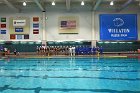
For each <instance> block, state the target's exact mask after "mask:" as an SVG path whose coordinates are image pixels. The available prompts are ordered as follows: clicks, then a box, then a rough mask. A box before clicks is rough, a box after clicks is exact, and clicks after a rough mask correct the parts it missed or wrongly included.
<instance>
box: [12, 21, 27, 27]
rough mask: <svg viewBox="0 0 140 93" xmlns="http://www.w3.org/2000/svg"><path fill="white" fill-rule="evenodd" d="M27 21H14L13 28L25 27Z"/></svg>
mask: <svg viewBox="0 0 140 93" xmlns="http://www.w3.org/2000/svg"><path fill="white" fill-rule="evenodd" d="M25 25H26V20H13V26H25Z"/></svg>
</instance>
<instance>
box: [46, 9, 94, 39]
mask: <svg viewBox="0 0 140 93" xmlns="http://www.w3.org/2000/svg"><path fill="white" fill-rule="evenodd" d="M46 15H47V17H48V20H47V21H46V32H47V40H48V41H51V40H64V41H65V40H67V41H71V40H72V41H75V40H79V39H83V40H91V36H92V34H91V30H92V26H91V24H92V23H91V22H92V21H91V17H92V16H91V12H57V11H54V12H47V13H46ZM60 16H78V17H79V33H78V34H59V33H58V30H59V28H58V18H59V17H60Z"/></svg>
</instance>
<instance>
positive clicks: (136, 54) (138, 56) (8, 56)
mask: <svg viewBox="0 0 140 93" xmlns="http://www.w3.org/2000/svg"><path fill="white" fill-rule="evenodd" d="M56 57H57V58H71V57H93V58H140V54H138V53H130V54H126V53H124V54H123V53H122V54H117V53H115V54H103V55H76V56H70V55H50V56H47V55H38V54H30V53H29V54H25V53H23V54H19V55H14V54H10V55H5V56H1V58H56Z"/></svg>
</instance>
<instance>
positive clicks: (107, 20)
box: [100, 14, 138, 40]
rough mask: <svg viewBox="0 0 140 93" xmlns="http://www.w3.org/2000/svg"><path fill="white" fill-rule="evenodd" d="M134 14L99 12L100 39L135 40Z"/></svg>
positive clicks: (136, 37)
mask: <svg viewBox="0 0 140 93" xmlns="http://www.w3.org/2000/svg"><path fill="white" fill-rule="evenodd" d="M137 39H138V33H137V15H136V14H101V15H100V40H137Z"/></svg>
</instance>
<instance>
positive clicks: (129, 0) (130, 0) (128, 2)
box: [118, 0, 134, 11]
mask: <svg viewBox="0 0 140 93" xmlns="http://www.w3.org/2000/svg"><path fill="white" fill-rule="evenodd" d="M132 1H134V0H128V1H127V2H125V3H124V4H123V5H122V6H121V8H120V9H119V10H118V11H121V10H123V9H124V8H126V7H127V6H128V5H129V4H131V3H132Z"/></svg>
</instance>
